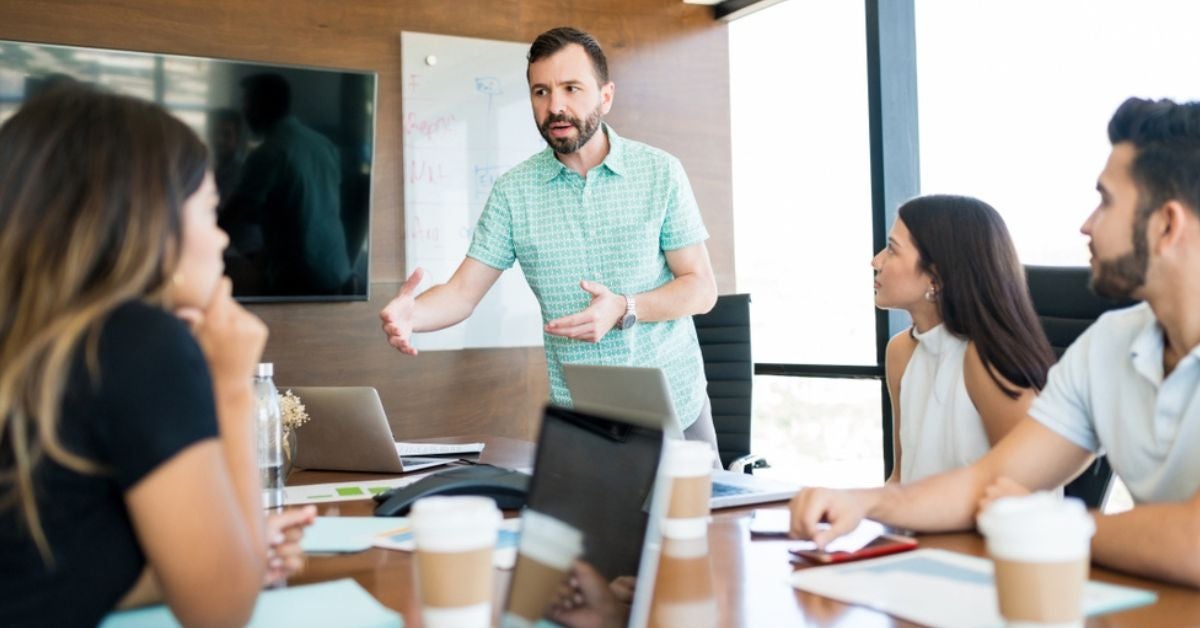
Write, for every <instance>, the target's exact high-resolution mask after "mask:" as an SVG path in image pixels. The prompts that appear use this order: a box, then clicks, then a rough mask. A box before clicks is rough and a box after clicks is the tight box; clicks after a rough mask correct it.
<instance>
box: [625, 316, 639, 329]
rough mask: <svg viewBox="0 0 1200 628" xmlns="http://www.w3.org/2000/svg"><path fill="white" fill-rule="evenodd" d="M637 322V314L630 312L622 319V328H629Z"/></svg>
mask: <svg viewBox="0 0 1200 628" xmlns="http://www.w3.org/2000/svg"><path fill="white" fill-rule="evenodd" d="M636 323H637V314H633V313H629V314H626V315H625V317H624V318H622V319H621V329H629V328H630V327H633V326H634V324H636Z"/></svg>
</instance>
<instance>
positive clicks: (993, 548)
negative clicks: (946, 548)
mask: <svg viewBox="0 0 1200 628" xmlns="http://www.w3.org/2000/svg"><path fill="white" fill-rule="evenodd" d="M978 524H979V530H980V532H982V533H983V536H984V537H985V539H986V540H987V550H988V554H989V555H990V556H991V557H992V563H993V564H994V566H995V575H996V596H997V602H998V603H999V606H1000V615H1001V616H1002V617H1004V619H1005V620H1006V621H1007V622H1008V624H1009V625H1010V626H1038V627H1048V626H1082V625H1083V587H1084V584H1085V583H1086V582H1087V576H1088V564H1089V558H1090V550H1091V538H1092V535H1093V534H1094V533H1095V532H1096V524H1095V521H1093V520H1092V517H1091V515H1089V514H1088V512H1087V509H1086V508H1085V507H1084V505H1083V502H1081V501H1079V500H1078V499H1073V498H1068V499H1065V500H1064V499H1060V498H1059V497H1058V496H1057V495H1054V494H1051V493H1035V494H1033V495H1026V496H1021V497H1005V498H1001V499H998V500H996V501H994V502H992V503H991V504H990V505H989V506H988V508H987V510H985V511H984V512H982V513H981V514H980V515H979V518H978Z"/></svg>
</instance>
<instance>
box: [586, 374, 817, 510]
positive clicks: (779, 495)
mask: <svg viewBox="0 0 1200 628" xmlns="http://www.w3.org/2000/svg"><path fill="white" fill-rule="evenodd" d="M563 376H564V378H565V379H566V381H567V389H568V390H569V391H570V392H571V400H572V402H573V403H574V405H575V408H576V409H578V410H580V411H582V412H588V413H591V414H596V415H599V416H604V417H612V418H626V419H632V420H638V421H655V422H659V423H660V424H661V425H663V433H664V434H665V435H666V436H667V437H668V438H678V439H682V438H683V430H682V429H681V428H680V423H679V419H678V418H677V417H676V415H675V407H674V405H673V404H672V403H671V393H670V389H669V388H668V387H667V378H666V376H665V375H664V374H663V372H662V369H657V368H644V367H635V366H598V365H591V364H564V365H563ZM799 490H800V486H799V485H796V484H791V483H788V482H780V481H778V480H772V479H768V478H764V477H760V476H755V475H750V474H747V473H735V472H733V471H725V470H714V471H713V487H712V491H713V495H712V499H711V501H710V502H709V505H710V506H711V507H712V508H713V509H718V508H732V507H735V506H748V505H752V504H764V503H768V502H777V501H783V500H787V499H791V498H792V496H793V495H795V494H796V492H797V491H799Z"/></svg>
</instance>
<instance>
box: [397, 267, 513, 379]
mask: <svg viewBox="0 0 1200 628" xmlns="http://www.w3.org/2000/svg"><path fill="white" fill-rule="evenodd" d="M500 273H501V271H499V270H497V269H495V268H492V267H491V266H488V265H487V264H484V263H483V262H480V261H479V260H476V259H473V258H470V257H467V258H464V259H463V261H462V264H459V266H458V270H456V271H454V275H453V276H452V277H450V281H447V282H446V283H444V284H441V285H437V286H434V287H432V288H430V289H429V290H426V291H425V292H423V293H421V295H420V296H416V290H417V286H418V285H419V284H420V283H421V279H423V278H424V276H425V271H424V270H423V269H421V268H418V269H416V270H414V271H413V273H412V274H411V275H409V277H408V279H407V280H406V281H405V282H404V283H403V284H402V285H401V286H400V292H399V294H397V295H396V297H395V298H394V299H392V300H391V302H389V303H388V304H387V305H386V306H384V308H383V310H382V311H380V312H379V319H380V320H381V321H382V325H383V332H384V334H385V335H386V336H387V340H388V344H390V345H392V346H393V347H395V348H396V349H398V350H400V352H401V353H405V354H408V355H416V354H417V349H416V348H415V347H414V346H413V345H412V335H413V333H415V332H425V331H437V330H439V329H445V328H446V327H450V326H452V325H456V324H458V323H461V322H462V321H464V320H466V318H467V317H468V316H470V315H471V312H474V311H475V306H477V305H479V302H480V301H481V300H483V297H484V295H486V294H487V291H488V290H490V289H491V288H492V285H493V284H495V283H496V280H497V279H499V278H500Z"/></svg>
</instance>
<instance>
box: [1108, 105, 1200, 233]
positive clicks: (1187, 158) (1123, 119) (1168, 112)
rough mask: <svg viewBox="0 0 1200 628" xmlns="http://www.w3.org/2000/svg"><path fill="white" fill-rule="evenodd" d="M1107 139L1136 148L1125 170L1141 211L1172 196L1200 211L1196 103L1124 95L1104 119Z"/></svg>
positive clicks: (1198, 110)
mask: <svg viewBox="0 0 1200 628" xmlns="http://www.w3.org/2000/svg"><path fill="white" fill-rule="evenodd" d="M1108 140H1109V141H1110V142H1112V144H1113V145H1114V146H1116V145H1117V144H1118V143H1121V142H1129V143H1130V144H1132V145H1133V146H1134V148H1135V149H1137V155H1136V156H1135V157H1134V160H1133V164H1132V165H1131V166H1130V174H1131V175H1132V177H1133V181H1134V183H1135V184H1136V185H1137V187H1138V195H1139V196H1140V197H1141V198H1139V203H1138V205H1139V209H1140V210H1141V211H1142V212H1146V213H1149V212H1151V211H1152V210H1154V209H1157V208H1159V207H1161V206H1162V204H1163V203H1166V202H1167V201H1169V200H1171V199H1175V200H1177V201H1180V202H1182V203H1183V204H1185V205H1187V206H1188V207H1189V208H1190V209H1191V210H1192V211H1193V212H1195V213H1197V214H1200V102H1189V103H1182V104H1178V103H1175V102H1173V101H1171V100H1167V99H1163V100H1147V99H1143V98H1130V99H1129V100H1126V101H1125V102H1124V103H1121V106H1120V107H1118V108H1117V112H1116V113H1114V114H1113V117H1112V120H1110V121H1109V123H1108Z"/></svg>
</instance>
